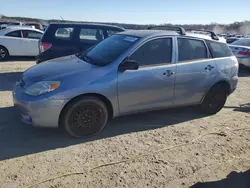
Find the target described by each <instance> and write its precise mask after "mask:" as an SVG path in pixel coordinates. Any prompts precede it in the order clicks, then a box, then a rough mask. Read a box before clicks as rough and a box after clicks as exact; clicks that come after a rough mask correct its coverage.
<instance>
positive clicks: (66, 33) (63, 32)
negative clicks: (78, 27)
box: [55, 27, 74, 40]
mask: <svg viewBox="0 0 250 188" xmlns="http://www.w3.org/2000/svg"><path fill="white" fill-rule="evenodd" d="M73 30H74V28H72V27H61V28H58V29H57V30H56V32H55V37H56V38H59V39H65V40H70V39H71V37H72V33H73Z"/></svg>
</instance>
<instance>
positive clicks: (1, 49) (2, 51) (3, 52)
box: [0, 46, 9, 60]
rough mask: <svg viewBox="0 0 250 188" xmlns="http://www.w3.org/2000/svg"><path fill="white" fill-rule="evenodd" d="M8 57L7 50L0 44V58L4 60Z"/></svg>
mask: <svg viewBox="0 0 250 188" xmlns="http://www.w3.org/2000/svg"><path fill="white" fill-rule="evenodd" d="M8 57H9V52H8V50H7V49H6V48H5V47H3V46H0V60H6V59H7V58H8Z"/></svg>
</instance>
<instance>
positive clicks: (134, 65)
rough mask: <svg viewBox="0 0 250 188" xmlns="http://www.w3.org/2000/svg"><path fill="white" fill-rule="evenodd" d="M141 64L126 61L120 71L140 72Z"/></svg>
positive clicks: (120, 66)
mask: <svg viewBox="0 0 250 188" xmlns="http://www.w3.org/2000/svg"><path fill="white" fill-rule="evenodd" d="M138 68H139V64H138V63H137V62H136V61H134V60H126V61H124V62H122V63H121V64H120V65H119V68H118V70H119V71H120V72H124V71H126V70H138Z"/></svg>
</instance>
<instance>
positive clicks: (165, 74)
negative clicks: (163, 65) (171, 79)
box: [163, 70, 174, 76]
mask: <svg viewBox="0 0 250 188" xmlns="http://www.w3.org/2000/svg"><path fill="white" fill-rule="evenodd" d="M173 74H174V72H173V71H171V70H167V71H166V72H164V73H163V75H164V76H172V75H173Z"/></svg>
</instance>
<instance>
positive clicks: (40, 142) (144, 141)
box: [0, 59, 250, 188]
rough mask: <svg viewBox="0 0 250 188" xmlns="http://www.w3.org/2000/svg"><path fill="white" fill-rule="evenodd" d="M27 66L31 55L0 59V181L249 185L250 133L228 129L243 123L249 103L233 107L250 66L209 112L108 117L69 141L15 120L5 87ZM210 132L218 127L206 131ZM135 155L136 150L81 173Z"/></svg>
mask: <svg viewBox="0 0 250 188" xmlns="http://www.w3.org/2000/svg"><path fill="white" fill-rule="evenodd" d="M32 65H34V63H33V61H32V60H31V59H23V60H16V59H14V60H13V61H10V62H3V63H0V187H3V188H9V187H11V188H12V187H26V186H27V185H32V184H34V183H37V182H39V181H41V180H45V179H48V178H52V177H55V176H58V175H61V174H64V173H69V172H82V174H80V175H72V176H68V177H64V178H60V179H56V180H52V181H50V182H46V183H43V184H40V185H38V186H34V187H46V188H47V187H49V188H59V187H60V188H61V187H63V188H64V187H65V188H66V187H71V188H73V187H95V188H97V187H157V188H159V187H174V188H178V187H190V186H192V187H205V186H204V185H203V184H202V185H199V184H197V182H211V181H217V183H215V184H212V187H216V185H217V186H218V187H222V185H224V186H225V185H227V186H226V187H237V188H241V187H242V188H243V187H244V188H245V187H250V185H249V184H248V185H246V184H244V183H246V182H245V181H247V180H250V173H249V172H250V131H249V130H235V129H241V128H250V109H247V108H241V107H239V105H240V104H245V103H249V102H250V71H243V72H241V73H240V81H239V86H238V89H237V91H236V92H235V93H234V94H232V95H231V96H230V97H229V99H228V102H227V104H226V106H225V108H224V109H223V110H222V111H221V112H220V113H218V114H217V115H214V116H204V115H203V114H200V113H199V112H198V111H197V109H196V108H183V109H175V110H165V111H158V112H153V113H146V114H145V113H144V114H139V115H133V116H127V117H121V118H118V119H116V120H113V121H112V122H110V123H109V124H108V126H107V127H106V128H105V129H104V130H103V131H102V132H101V133H100V134H98V135H96V136H94V137H91V138H88V139H74V138H71V137H69V136H68V135H67V134H65V133H64V132H63V131H60V130H54V129H53V130H51V129H35V128H32V127H30V126H28V125H24V124H22V123H21V122H20V120H19V116H18V113H17V112H16V111H15V108H13V103H12V95H11V88H12V86H13V84H14V83H15V81H16V80H18V79H19V78H20V76H21V74H22V72H23V71H24V70H25V69H27V68H28V67H30V66H32ZM211 132H214V133H220V132H225V133H223V134H222V133H221V134H208V135H206V134H207V133H211ZM204 134H205V135H204ZM202 135H203V136H202ZM199 136H202V137H199ZM196 138H197V139H198V140H197V139H196ZM193 139H196V140H193ZM192 140H193V142H192ZM183 143H184V145H179V146H178V147H174V148H171V147H172V146H174V145H178V144H183ZM163 148H164V149H165V150H160V149H163ZM157 150H158V151H157ZM153 151H156V152H155V153H154V152H153ZM144 154H145V155H144ZM138 155H144V156H141V157H138V158H135V159H133V160H130V161H127V162H124V163H119V164H114V165H110V166H103V167H99V168H97V169H95V170H93V171H91V172H89V170H90V169H92V168H93V167H95V166H98V165H102V164H106V163H111V162H116V161H120V160H124V159H128V158H133V157H135V156H138ZM233 171H236V172H242V174H238V175H235V174H233V173H231V172H233ZM230 173H231V176H230V177H229V178H227V179H225V178H226V177H227V175H228V174H230ZM222 179H225V180H222ZM220 180H222V181H220ZM195 184H196V185H195ZM205 185H209V184H207V183H206V184H205Z"/></svg>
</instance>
